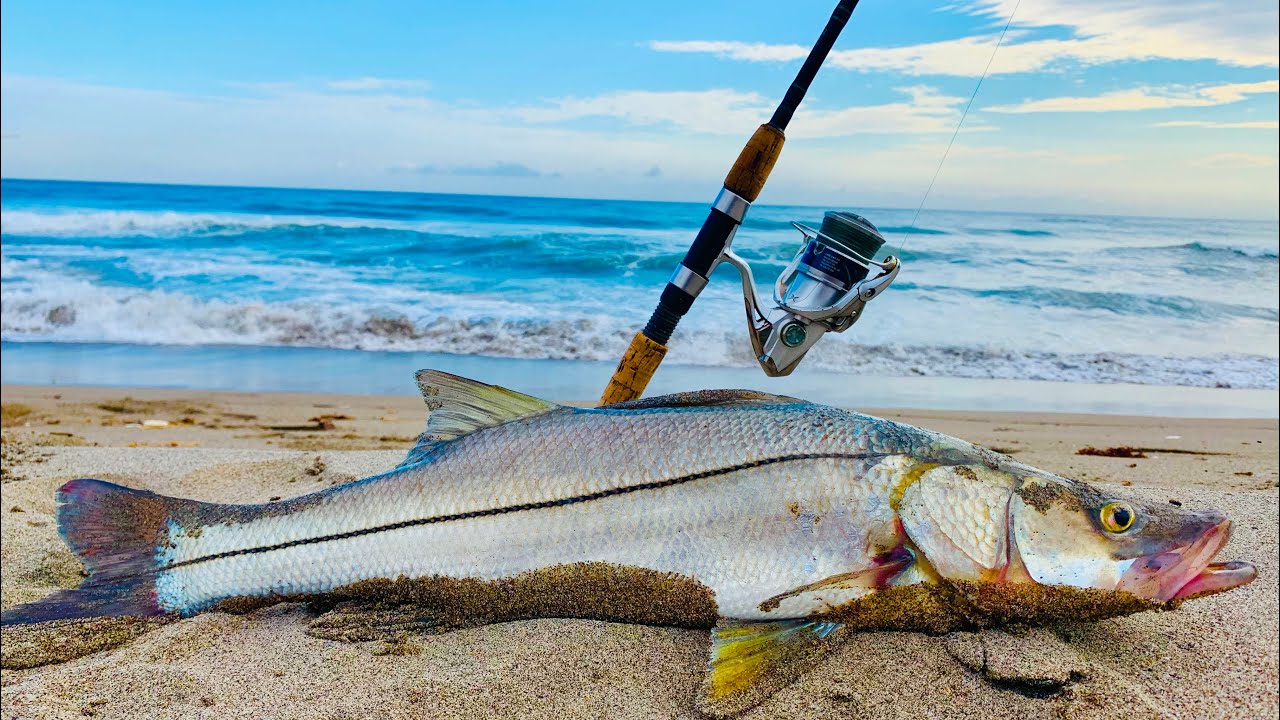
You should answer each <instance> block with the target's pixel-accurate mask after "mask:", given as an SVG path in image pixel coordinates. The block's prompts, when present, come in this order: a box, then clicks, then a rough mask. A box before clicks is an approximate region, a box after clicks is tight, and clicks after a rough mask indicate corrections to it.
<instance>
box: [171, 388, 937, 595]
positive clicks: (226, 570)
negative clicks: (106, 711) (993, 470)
mask: <svg viewBox="0 0 1280 720" xmlns="http://www.w3.org/2000/svg"><path fill="white" fill-rule="evenodd" d="M863 417H864V416H857V415H855V414H853V413H845V412H842V411H838V410H833V409H831V408H826V407H822V406H817V405H809V404H799V405H797V404H788V405H776V404H774V405H762V406H760V407H755V408H748V409H743V408H740V407H739V408H733V407H702V408H672V409H654V410H651V411H640V412H620V411H610V410H577V409H569V408H559V409H555V410H552V411H550V412H547V413H544V414H542V415H539V416H537V417H533V418H527V419H522V420H517V421H514V422H511V423H507V424H504V425H500V426H497V427H493V428H487V429H485V430H482V431H479V432H475V433H473V434H470V435H467V436H464V437H462V438H459V439H457V440H455V441H453V442H450V443H448V444H446V445H445V446H444V447H442V448H441V450H440V451H438V452H437V453H435V454H433V455H432V456H430V457H429V458H428V459H427V460H426V461H424V462H421V463H417V464H414V465H411V466H408V467H402V468H398V469H396V470H393V471H392V472H389V473H386V474H384V475H381V476H377V477H374V478H369V479H367V480H365V481H362V482H360V483H357V484H352V485H348V486H344V487H342V488H337V489H333V490H329V491H325V492H323V493H322V494H321V495H320V497H316V496H309V497H304V498H299V499H296V500H293V501H289V502H284V503H277V504H275V505H273V506H271V507H270V508H269V509H266V510H264V513H269V514H266V515H264V516H263V517H260V518H254V519H250V520H248V521H247V522H237V523H229V524H214V525H212V526H206V527H202V528H201V529H200V531H199V532H198V533H196V534H195V536H193V537H187V536H183V534H182V533H181V532H178V533H176V535H177V538H176V540H175V543H174V544H175V546H176V547H175V548H174V551H173V553H172V556H171V559H170V562H188V563H189V562H191V561H193V560H197V559H199V558H206V557H210V556H217V555H223V554H226V553H233V552H236V551H240V550H246V549H252V548H258V547H269V546H277V545H281V544H285V543H289V542H296V541H300V540H306V539H309V538H317V537H323V536H331V535H336V534H341V533H349V532H354V531H359V530H364V529H369V528H375V527H381V526H386V525H393V524H395V523H400V522H405V521H412V520H417V519H422V518H433V517H441V516H458V515H463V514H466V513H469V512H476V511H483V510H488V509H492V508H497V507H510V506H518V505H527V504H534V503H540V502H548V501H556V500H563V499H567V498H575V497H582V496H589V495H592V494H597V493H602V492H607V491H610V490H618V489H625V488H628V487H634V486H638V485H645V484H649V483H656V482H662V481H665V480H670V479H673V478H679V477H685V476H690V475H696V474H699V473H708V472H713V471H716V470H720V469H723V468H726V467H733V466H737V465H749V464H750V463H754V462H759V461H762V460H768V459H770V458H776V457H782V456H794V455H806V454H809V455H821V454H824V453H825V454H832V455H841V456H844V457H846V458H853V457H854V456H857V455H863V454H867V455H870V456H871V457H869V458H867V459H866V460H859V459H833V460H801V461H793V462H786V463H778V464H776V465H770V466H768V467H765V468H744V469H743V470H738V471H734V472H729V473H726V474H724V475H720V476H716V477H714V478H708V479H706V480H700V481H693V482H691V483H688V485H687V486H684V485H681V486H676V487H672V488H664V489H662V490H645V491H639V492H637V493H635V494H633V495H629V496H619V497H611V498H604V499H600V500H595V501H591V502H586V503H581V504H575V505H571V506H567V507H562V508H556V507H549V508H541V509H537V510H526V511H520V512H514V513H510V514H507V515H500V516H491V517H484V518H467V519H459V520H455V521H450V522H447V523H440V524H438V525H432V526H418V527H413V528H404V529H397V530H389V531H384V532H379V533H372V534H370V535H366V536H360V537H356V538H347V539H342V540H334V541H330V542H323V543H315V544H311V545H299V546H294V547H288V548H282V549H279V550H273V551H269V552H266V553H254V554H245V555H235V556H231V557H220V558H217V559H212V560H207V561H204V562H198V563H196V564H192V565H186V566H183V567H179V568H176V569H174V570H170V571H166V572H163V573H162V575H161V578H160V580H159V582H158V587H160V588H161V589H162V602H164V603H166V604H168V606H169V607H171V609H174V610H178V611H182V612H191V611H193V610H198V609H200V608H202V607H205V606H207V605H208V604H210V603H212V602H216V601H217V600H218V599H221V598H225V597H229V596H235V595H262V594H270V593H281V594H293V593H306V592H323V591H326V590H331V589H333V588H335V587H339V586H341V585H345V584H349V583H352V582H356V581H359V580H363V579H368V578H372V577H398V576H401V575H405V576H409V577H422V576H435V575H439V576H449V577H473V578H484V579H496V578H502V577H510V576H512V575H515V574H518V573H520V572H524V571H527V570H531V569H536V568H539V567H545V566H548V565H555V564H566V563H573V562H611V563H617V564H622V565H627V566H635V567H644V568H649V569H653V570H659V571H664V572H676V573H681V574H686V575H689V576H692V577H694V578H696V579H698V580H699V582H702V583H704V584H706V585H707V586H708V587H711V588H712V589H713V590H714V591H715V592H716V597H717V602H718V603H719V604H720V607H721V610H722V611H723V612H726V613H729V614H731V615H732V616H734V617H767V616H770V615H769V614H768V613H762V612H761V611H760V610H759V609H758V607H757V606H758V605H759V603H760V602H761V601H762V600H764V599H765V598H768V597H770V596H772V595H774V594H777V593H779V592H783V591H785V590H787V589H789V588H793V587H795V586H797V585H802V584H804V583H806V582H812V581H813V580H814V579H816V578H817V577H821V576H822V575H823V573H826V574H836V573H839V572H848V571H850V570H851V569H859V568H860V567H862V566H865V565H866V564H867V563H868V562H869V560H868V559H867V558H866V537H867V527H868V526H870V525H875V524H876V523H881V522H884V520H885V518H884V517H883V515H882V514H878V513H876V512H875V510H876V508H881V507H887V504H888V496H889V492H890V491H891V489H892V477H893V476H892V475H884V474H876V473H872V472H870V469H871V468H873V467H875V466H876V465H877V464H879V463H881V462H882V461H883V460H884V458H885V457H891V456H895V455H898V456H900V455H901V454H902V453H903V451H904V450H905V451H910V450H912V449H914V448H918V447H922V446H930V445H932V444H935V443H936V440H937V438H936V437H934V436H932V434H930V433H925V432H923V431H917V432H916V433H911V432H909V431H905V430H904V429H903V428H901V427H895V426H892V425H890V424H887V423H884V421H872V420H870V419H862V418H863ZM860 419H861V422H858V420H860ZM841 421H843V422H841ZM872 422H875V423H883V424H885V427H884V428H875V427H871V426H870V423H872ZM548 438H555V439H556V442H555V443H549V442H548ZM655 447H662V448H664V449H666V452H654V448H655ZM858 478H866V479H867V482H864V483H859V482H857V479H858ZM850 480H853V482H850ZM495 490H500V492H495ZM695 498H696V501H694V499H695ZM788 502H792V503H798V504H802V505H811V506H817V507H829V508H831V512H830V513H829V516H828V517H827V518H824V519H823V520H825V521H826V522H825V527H824V523H823V522H822V521H820V522H819V524H818V526H817V528H820V530H815V529H814V528H813V527H812V526H811V527H809V529H808V531H807V532H808V533H810V534H814V535H819V534H820V535H821V536H822V537H827V536H834V535H835V534H836V533H837V532H838V533H842V534H843V535H844V536H845V540H844V541H842V542H839V543H835V544H831V543H827V544H825V545H824V544H822V543H821V542H819V543H817V547H811V546H812V545H814V544H815V543H814V540H813V538H810V540H809V541H808V544H805V543H803V542H800V540H801V539H802V538H804V537H806V530H805V528H804V526H803V523H801V522H799V521H798V519H797V518H796V517H795V516H794V515H793V514H792V512H791V511H790V510H789V509H788ZM868 511H870V512H868ZM717 538H732V540H731V543H732V546H728V545H727V543H726V542H721V543H720V544H717ZM779 541H782V542H781V545H779ZM681 548H683V550H681ZM735 555H736V556H738V558H739V559H738V560H737V561H735V562H728V563H726V561H725V560H724V558H725V557H732V556H735ZM760 558H768V560H767V561H765V560H761V559H760ZM859 558H861V559H859ZM758 563H763V565H760V564H758ZM860 563H861V564H860ZM791 611H792V612H795V611H796V609H795V608H791Z"/></svg>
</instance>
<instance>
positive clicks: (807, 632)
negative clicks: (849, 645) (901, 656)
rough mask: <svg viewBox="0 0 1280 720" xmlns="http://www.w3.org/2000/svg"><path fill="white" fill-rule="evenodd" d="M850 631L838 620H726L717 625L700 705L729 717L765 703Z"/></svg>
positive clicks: (714, 630)
mask: <svg viewBox="0 0 1280 720" xmlns="http://www.w3.org/2000/svg"><path fill="white" fill-rule="evenodd" d="M845 632H846V631H845V628H844V626H842V625H839V624H837V623H830V622H818V621H812V620H783V621H779V622H766V623H723V622H722V624H720V625H717V626H716V627H715V628H714V629H713V630H712V631H711V661H710V663H708V665H707V679H706V683H705V684H704V686H703V695H702V699H701V702H700V703H699V704H700V709H701V710H702V711H703V712H704V713H706V714H708V715H711V716H714V717H728V716H732V715H736V714H738V713H741V712H743V711H744V710H747V709H750V708H752V707H754V706H756V705H759V704H760V703H761V702H763V701H765V700H767V699H768V698H769V696H771V695H773V694H774V693H775V692H777V691H778V690H780V689H782V688H784V687H786V686H787V685H789V684H790V683H791V682H793V681H794V680H795V679H796V678H798V677H799V676H800V675H802V674H804V673H805V672H807V671H808V670H810V669H811V668H813V667H814V666H815V665H817V663H818V661H820V660H821V659H822V658H823V657H824V656H825V655H826V654H827V653H828V652H830V651H831V650H832V649H834V648H836V647H839V644H840V642H839V641H840V640H842V639H843V638H844V636H845Z"/></svg>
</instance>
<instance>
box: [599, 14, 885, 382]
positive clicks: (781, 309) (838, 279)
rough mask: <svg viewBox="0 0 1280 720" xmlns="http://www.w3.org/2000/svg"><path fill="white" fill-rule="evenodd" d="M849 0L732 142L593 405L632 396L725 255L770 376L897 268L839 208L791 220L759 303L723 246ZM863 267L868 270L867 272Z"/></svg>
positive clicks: (844, 325) (845, 325) (837, 324)
mask: <svg viewBox="0 0 1280 720" xmlns="http://www.w3.org/2000/svg"><path fill="white" fill-rule="evenodd" d="M857 6H858V0H840V3H839V4H838V5H836V9H835V10H834V11H833V12H832V13H831V19H830V20H828V21H827V26H826V27H825V28H824V29H823V31H822V34H821V35H820V36H819V37H818V41H817V42H816V43H814V45H813V48H812V49H811V50H810V51H809V56H808V57H807V58H806V59H805V61H804V64H803V65H801V66H800V70H799V72H797V73H796V77H795V80H793V81H792V82H791V87H789V88H787V92H786V95H784V96H783V98H782V102H781V103H779V104H778V108H777V110H775V111H774V113H773V117H771V118H770V119H769V122H767V123H765V124H763V125H761V126H760V127H759V128H757V129H756V131H755V134H753V135H752V136H751V139H750V140H748V141H747V144H746V146H745V147H744V148H742V152H741V153H740V154H739V155H738V159H737V160H736V161H735V162H734V163H733V167H732V168H730V170H729V174H728V175H727V176H726V177H725V180H724V187H723V188H721V190H720V194H719V195H718V196H717V197H716V199H715V202H713V203H712V204H711V210H710V212H709V213H708V214H707V219H706V220H705V221H704V222H703V223H702V229H701V230H699V231H698V234H697V236H696V237H695V238H694V240H693V244H692V245H690V246H689V251H688V252H687V253H686V254H685V256H684V260H682V261H680V264H679V265H677V266H676V269H675V272H673V273H672V274H671V278H670V280H668V281H667V285H666V287H664V288H663V290H662V296H661V298H660V299H659V300H658V306H657V308H655V309H654V311H653V314H652V315H651V316H650V317H649V322H648V323H647V324H646V325H645V326H644V329H643V330H641V331H640V332H638V333H636V335H635V337H633V338H632V339H631V345H630V346H629V347H628V348H627V350H626V352H625V353H624V354H623V356H622V360H621V361H619V363H618V367H617V368H616V369H615V370H614V371H613V377H611V378H610V379H609V384H608V386H607V387H606V388H605V390H604V394H603V395H602V396H601V398H600V404H601V405H609V404H612V403H616V402H623V401H626V400H634V399H636V398H638V397H640V395H641V394H643V393H644V389H645V386H647V385H648V384H649V380H650V379H651V378H652V377H653V374H654V372H655V371H656V370H657V369H658V365H659V364H661V363H662V359H663V358H664V357H666V354H667V342H668V341H669V340H670V339H671V334H672V333H673V332H674V331H675V329H676V325H678V324H679V322H680V318H682V317H684V315H685V313H687V312H689V308H690V307H692V306H693V301H694V300H696V299H697V297H698V294H699V293H701V292H702V289H703V288H704V287H706V285H707V279H708V278H709V277H711V273H712V271H713V270H715V268H716V266H717V265H719V264H720V263H721V262H728V263H729V264H730V265H732V266H733V267H735V268H737V270H738V272H739V273H740V274H741V276H742V295H743V302H744V304H745V306H746V314H747V328H748V333H749V335H750V338H751V346H752V348H753V349H754V350H755V353H756V359H757V360H758V361H759V363H760V366H761V367H762V368H763V369H764V371H765V374H766V375H769V376H774V377H776V376H780V375H788V374H790V373H791V371H792V370H794V369H795V367H796V365H797V364H799V362H800V360H802V359H803V358H804V355H805V353H807V352H808V351H809V349H810V348H811V347H813V345H814V343H816V342H817V341H818V340H819V339H820V338H821V337H822V336H823V334H825V333H827V332H843V331H844V330H847V329H849V327H850V326H852V325H853V323H854V322H855V321H857V319H858V318H859V317H860V316H861V314H862V309H863V307H864V306H865V304H866V303H867V302H868V301H870V300H871V299H872V298H873V297H876V296H877V295H879V294H880V293H881V292H883V291H884V289H885V288H887V287H888V285H889V284H890V283H891V282H893V279H894V278H895V277H897V275H898V270H899V267H900V264H899V262H898V260H897V259H896V258H894V257H892V256H890V257H887V258H885V259H884V261H883V262H876V261H875V260H874V259H873V258H874V256H875V253H876V252H877V251H878V250H879V249H880V247H881V246H882V245H883V244H884V238H883V237H882V236H881V235H880V233H879V231H878V230H877V229H876V227H875V226H874V225H872V224H871V223H870V222H869V221H867V220H866V218H863V217H861V216H858V215H854V214H853V213H847V212H828V213H827V214H826V215H825V217H824V218H823V221H822V227H821V228H820V229H817V230H815V229H813V228H810V227H808V226H806V225H802V224H800V223H792V224H793V225H794V226H795V227H796V229H797V230H799V231H800V232H801V234H802V235H803V238H804V242H803V243H802V245H801V248H800V250H799V251H798V252H797V253H796V256H795V258H794V259H793V260H792V261H791V264H790V265H788V266H787V269H786V270H784V271H783V272H782V274H781V275H780V276H779V277H778V280H777V281H776V282H775V284H774V292H773V300H774V302H773V306H772V307H770V308H767V309H765V308H762V307H761V304H760V300H759V293H758V292H757V291H756V285H755V278H754V277H753V276H752V273H751V267H750V266H749V265H748V264H747V263H746V261H745V260H743V259H742V258H740V257H739V256H737V255H735V254H734V253H733V252H732V251H731V250H730V245H731V244H732V243H733V237H734V235H735V234H736V233H737V231H738V226H739V225H741V224H742V219H743V218H744V217H745V216H746V214H747V210H748V209H749V208H750V207H751V203H752V202H754V201H755V199H756V198H757V197H759V195H760V191H761V190H762V189H763V188H764V184H765V181H766V180H768V179H769V173H770V171H772V170H773V166H774V163H776V162H777V161H778V156H779V155H780V154H781V152H782V143H783V141H784V140H785V139H786V138H785V135H784V134H783V131H784V130H786V127H787V124H788V123H790V122H791V117H792V115H794V114H795V111H796V108H797V107H799V106H800V101H801V100H803V99H804V96H805V93H806V92H808V90H809V84H810V83H811V82H813V78H814V76H816V75H817V74H818V69H819V68H821V67H822V63H823V61H825V60H826V58H827V54H828V53H829V52H830V51H831V47H832V46H833V45H834V44H835V42H836V38H837V37H839V36H840V31H841V30H843V29H844V26H845V24H846V23H847V22H848V21H849V16H850V15H851V14H852V13H853V9H854V8H855V7H857ZM872 268H876V269H877V270H878V272H877V274H876V275H875V276H874V277H871V278H868V276H869V275H870V274H871V269H872Z"/></svg>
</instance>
